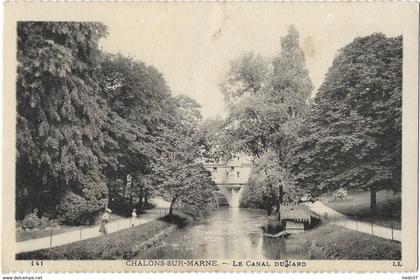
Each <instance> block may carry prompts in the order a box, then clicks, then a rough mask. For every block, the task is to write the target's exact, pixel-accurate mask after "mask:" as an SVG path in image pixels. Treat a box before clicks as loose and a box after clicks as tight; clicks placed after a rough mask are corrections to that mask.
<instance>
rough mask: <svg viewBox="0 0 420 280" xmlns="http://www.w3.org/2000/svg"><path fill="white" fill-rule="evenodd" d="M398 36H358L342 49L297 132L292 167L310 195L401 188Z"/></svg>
mask: <svg viewBox="0 0 420 280" xmlns="http://www.w3.org/2000/svg"><path fill="white" fill-rule="evenodd" d="M401 95H402V37H396V38H387V37H385V35H383V34H373V35H371V36H367V37H362V38H356V39H355V40H354V41H353V42H352V43H350V44H349V45H347V46H345V47H344V48H343V49H341V50H340V51H339V53H338V55H337V56H336V58H335V60H334V62H333V64H332V66H331V67H330V69H329V71H328V73H327V75H326V78H325V81H324V83H323V84H322V86H321V87H320V89H319V91H318V94H317V96H316V98H315V100H314V105H313V106H312V109H311V112H310V114H309V116H308V118H307V119H306V120H305V122H304V125H303V126H302V127H301V129H300V132H299V141H298V144H297V145H296V147H295V149H294V152H293V153H294V156H293V159H294V160H293V161H292V162H291V167H292V170H293V172H294V173H295V175H296V180H297V182H298V184H299V186H301V188H304V189H305V190H307V191H309V192H311V193H312V194H314V195H318V194H320V193H324V192H327V191H331V190H337V189H339V188H345V189H357V188H358V189H369V190H371V193H372V195H371V200H372V201H371V202H372V204H371V206H372V211H375V193H376V191H377V190H380V189H392V190H394V191H400V190H401Z"/></svg>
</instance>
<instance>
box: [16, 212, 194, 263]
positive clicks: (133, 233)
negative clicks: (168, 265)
mask: <svg viewBox="0 0 420 280" xmlns="http://www.w3.org/2000/svg"><path fill="white" fill-rule="evenodd" d="M193 222H194V217H192V216H190V215H188V214H184V213H180V212H179V213H176V214H175V215H173V216H172V217H169V216H165V217H163V218H161V219H158V220H154V221H151V222H148V223H145V224H142V225H139V226H135V227H132V228H130V229H125V230H120V231H118V232H114V233H110V234H107V235H103V236H100V237H96V238H91V239H86V240H83V241H79V242H73V243H70V244H67V245H63V246H58V247H53V248H50V249H42V250H36V251H32V252H25V253H20V254H17V255H16V259H18V260H28V259H38V260H115V259H130V258H132V257H133V256H135V255H136V254H138V252H139V251H140V250H142V249H144V248H147V247H150V246H152V245H153V244H155V243H156V242H158V241H159V240H160V239H161V238H162V237H165V236H167V235H169V234H170V233H171V232H173V231H175V230H176V229H177V228H182V227H184V226H186V225H188V224H190V223H193Z"/></svg>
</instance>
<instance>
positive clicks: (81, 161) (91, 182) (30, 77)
mask: <svg viewBox="0 0 420 280" xmlns="http://www.w3.org/2000/svg"><path fill="white" fill-rule="evenodd" d="M17 33H18V42H17V49H18V50H17V61H18V67H17V83H16V88H17V89H16V95H17V127H16V129H17V136H16V148H17V155H16V194H17V196H16V198H17V201H16V202H17V203H16V207H17V216H21V215H24V214H25V213H21V212H20V211H22V210H24V212H32V210H33V209H34V208H38V209H39V210H40V214H42V213H43V212H45V211H52V212H55V209H54V208H55V206H56V205H58V206H57V207H58V210H59V212H58V213H59V215H60V216H61V217H64V221H65V222H67V223H79V222H83V220H85V218H84V217H86V216H89V215H90V216H93V215H94V214H95V213H97V212H98V211H99V210H100V209H101V208H102V207H103V206H104V204H105V197H106V194H107V189H106V186H105V183H104V181H103V178H102V175H101V172H100V166H99V163H98V153H99V151H100V149H101V147H102V145H103V138H102V132H101V126H102V123H103V120H104V115H103V112H102V110H101V108H100V105H99V104H100V103H101V100H100V99H101V98H100V95H99V94H98V92H99V90H100V88H99V86H98V83H97V80H96V77H95V75H94V74H95V71H96V68H97V67H98V64H99V57H100V56H99V50H98V40H99V38H101V37H103V36H105V35H106V27H105V26H104V25H102V24H100V23H79V22H19V23H18V25H17ZM68 199H71V200H72V201H73V202H75V203H76V204H71V206H72V207H67V206H69V205H70V204H68V203H67V201H66V200H68ZM21 201H22V202H23V203H24V204H21ZM76 208H78V209H77V211H78V214H76V215H72V214H74V213H73V212H74V211H76V210H75V209H76ZM70 216H71V217H72V218H69V219H67V218H66V217H70Z"/></svg>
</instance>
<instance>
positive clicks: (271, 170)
mask: <svg viewBox="0 0 420 280" xmlns="http://www.w3.org/2000/svg"><path fill="white" fill-rule="evenodd" d="M221 89H222V91H223V93H224V94H225V97H226V98H225V99H226V101H227V102H228V112H229V113H228V116H227V118H226V124H225V126H226V135H227V137H229V138H230V141H234V142H235V143H236V150H237V151H238V152H241V153H246V154H248V155H251V156H253V157H254V158H255V159H256V160H255V162H254V168H253V173H252V175H251V179H250V183H249V187H248V189H247V190H246V192H245V194H244V198H243V204H244V205H250V206H257V205H258V206H259V207H262V208H266V209H267V211H268V213H271V208H272V207H273V206H277V209H278V206H279V204H280V203H281V202H282V201H283V194H284V191H283V188H288V189H290V188H291V185H288V186H285V184H289V182H290V180H289V179H288V177H289V176H288V169H286V168H285V163H286V162H287V161H288V156H289V152H290V147H291V145H292V144H293V143H294V141H295V138H296V136H297V135H296V131H297V127H298V126H299V125H300V123H301V120H302V118H303V117H304V116H305V114H306V112H307V108H308V101H309V98H310V94H311V90H312V84H311V81H310V79H309V76H308V71H307V70H306V68H305V59H304V54H303V50H302V49H301V48H300V47H299V34H298V32H297V31H296V29H295V28H294V27H293V26H291V27H290V28H289V30H288V34H287V35H286V36H285V37H283V38H281V51H280V52H279V53H278V55H276V56H275V57H274V58H273V59H272V60H268V59H264V58H262V57H260V56H258V55H255V54H252V53H250V54H245V55H243V56H241V57H239V58H238V59H237V60H236V61H234V62H232V64H231V68H230V70H229V72H228V74H227V78H226V80H225V81H224V83H223V84H222V85H221ZM273 164H274V166H273ZM269 178H270V179H269ZM274 178H275V179H274ZM254 179H255V180H254ZM273 180H274V181H275V182H274V181H273ZM247 192H248V193H247ZM247 200H248V201H247Z"/></svg>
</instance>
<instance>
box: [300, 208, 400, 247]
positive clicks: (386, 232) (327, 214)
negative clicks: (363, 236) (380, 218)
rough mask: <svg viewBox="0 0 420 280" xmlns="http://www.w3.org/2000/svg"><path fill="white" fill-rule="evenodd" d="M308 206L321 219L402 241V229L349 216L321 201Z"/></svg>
mask: <svg viewBox="0 0 420 280" xmlns="http://www.w3.org/2000/svg"><path fill="white" fill-rule="evenodd" d="M308 206H309V208H310V209H311V211H312V212H314V213H315V214H318V215H319V216H321V219H327V220H329V221H331V222H332V223H333V224H336V225H339V226H343V227H345V228H348V229H351V230H356V231H359V232H364V233H368V234H371V235H375V236H379V237H382V238H386V239H392V240H397V241H400V242H401V230H396V229H392V228H388V227H384V226H380V225H377V224H374V223H369V222H365V221H358V220H355V219H352V218H349V217H348V216H346V215H343V214H341V213H339V212H337V211H335V210H333V209H331V208H330V207H328V206H326V205H325V204H323V203H322V202H320V201H316V202H314V203H311V204H308Z"/></svg>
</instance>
